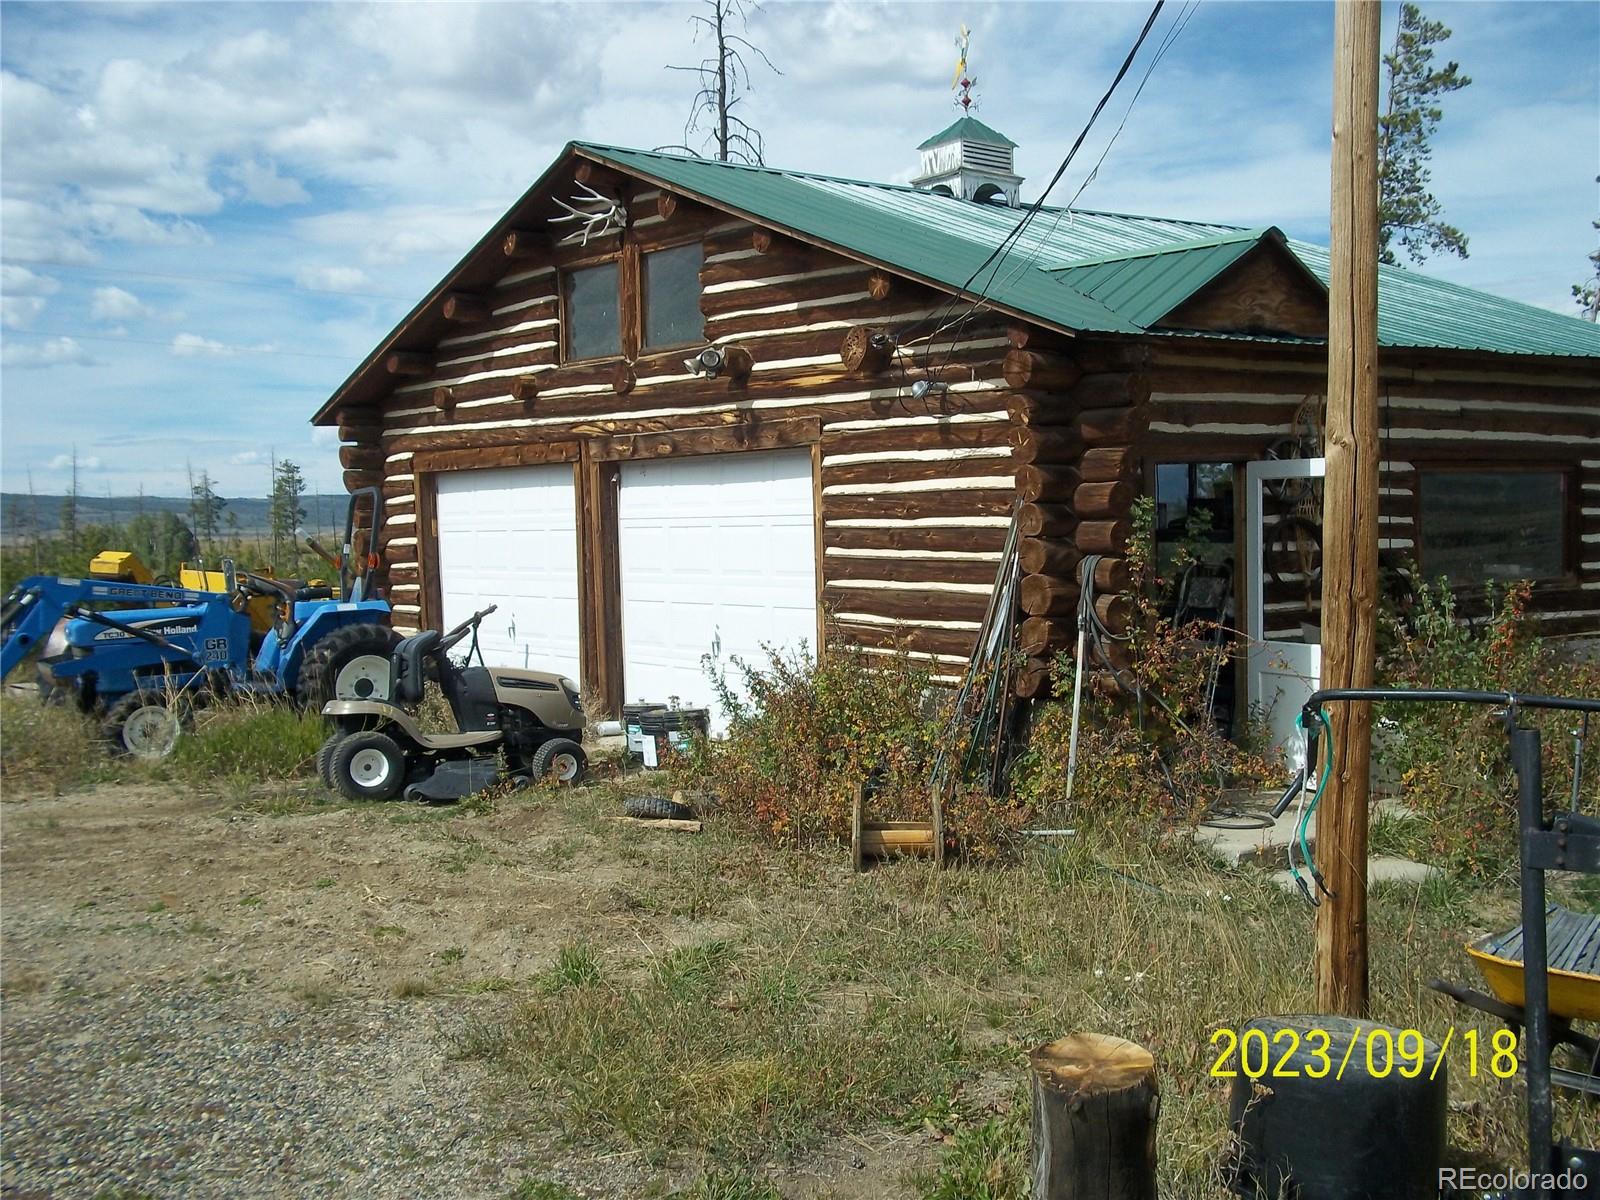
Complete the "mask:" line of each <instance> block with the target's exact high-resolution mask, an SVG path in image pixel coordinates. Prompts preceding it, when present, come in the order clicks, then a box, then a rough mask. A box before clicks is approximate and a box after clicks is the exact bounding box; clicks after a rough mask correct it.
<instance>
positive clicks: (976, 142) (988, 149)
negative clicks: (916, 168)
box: [911, 25, 1022, 208]
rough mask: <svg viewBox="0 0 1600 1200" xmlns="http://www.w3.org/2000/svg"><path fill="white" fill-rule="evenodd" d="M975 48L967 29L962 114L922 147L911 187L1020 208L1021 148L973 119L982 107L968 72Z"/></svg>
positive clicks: (961, 51) (959, 92) (962, 41)
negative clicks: (971, 50)
mask: <svg viewBox="0 0 1600 1200" xmlns="http://www.w3.org/2000/svg"><path fill="white" fill-rule="evenodd" d="M971 44H972V31H971V30H969V29H968V28H967V27H966V26H965V25H962V26H961V36H960V37H958V38H957V39H956V49H957V51H958V57H957V58H956V73H955V77H954V78H953V79H952V80H951V81H950V87H951V90H952V91H954V92H955V93H956V97H955V103H956V106H957V107H958V108H959V109H960V110H961V116H960V117H958V118H957V119H956V122H955V124H953V125H951V126H950V127H949V128H947V129H943V130H941V131H940V132H938V133H936V134H934V135H933V136H932V137H931V138H929V139H928V140H927V141H925V142H923V143H922V145H920V146H918V147H917V149H918V150H920V151H921V152H922V171H921V173H920V174H918V176H917V177H916V178H915V179H913V180H912V181H911V186H912V187H917V188H922V189H924V190H925V191H929V192H938V193H939V194H940V195H943V196H954V197H957V198H958V199H961V200H975V201H977V202H978V203H980V204H1004V205H1007V206H1008V207H1010V208H1016V207H1017V204H1018V200H1017V192H1018V189H1020V188H1021V187H1022V176H1020V175H1018V174H1017V173H1016V170H1015V160H1014V158H1013V154H1012V152H1013V151H1014V150H1016V148H1017V144H1016V143H1015V142H1013V141H1012V140H1011V139H1010V138H1008V137H1007V136H1006V135H1005V134H1003V133H1001V132H999V131H998V130H996V129H991V128H989V126H987V125H985V124H984V123H983V122H982V121H980V120H978V118H977V117H975V116H973V115H972V110H973V108H974V107H976V106H977V103H978V98H977V96H976V95H974V94H973V93H974V90H975V89H976V88H977V86H978V81H977V80H976V79H974V78H973V77H972V76H971V75H970V74H969V73H968V71H967V51H968V50H969V48H970V47H971Z"/></svg>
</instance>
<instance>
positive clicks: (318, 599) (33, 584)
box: [0, 488, 399, 758]
mask: <svg viewBox="0 0 1600 1200" xmlns="http://www.w3.org/2000/svg"><path fill="white" fill-rule="evenodd" d="M363 498H366V499H369V500H370V503H371V509H370V511H371V512H372V513H373V514H374V520H373V524H374V527H375V526H376V522H377V516H378V514H381V513H382V511H383V509H382V499H381V496H380V495H379V494H378V492H377V489H375V488H371V489H365V490H364V492H359V493H356V494H355V495H353V496H351V499H350V511H349V516H348V518H347V520H346V524H345V538H344V553H343V555H342V556H341V557H339V558H338V559H336V560H334V561H335V563H336V565H337V566H338V567H339V573H340V584H341V587H340V594H339V595H338V596H337V597H336V596H335V595H334V594H333V589H332V588H331V587H306V586H304V585H302V584H300V583H298V582H292V581H282V580H276V579H269V578H266V577H265V576H261V575H255V574H252V573H250V572H248V571H240V572H235V571H233V570H232V568H231V565H230V566H229V567H228V568H227V569H226V574H227V576H228V579H229V586H228V588H227V590H226V591H223V592H209V591H197V590H193V589H189V588H178V587H162V586H159V585H155V584H137V583H123V582H117V581H110V580H100V579H58V578H54V577H51V576H42V575H36V576H32V577H30V578H28V579H24V580H23V581H22V582H21V583H19V584H18V585H17V586H16V587H15V588H14V589H13V590H12V592H11V594H10V595H9V596H7V597H6V599H5V602H4V606H3V609H0V675H4V676H8V675H10V673H11V672H12V671H13V670H14V669H15V668H16V667H17V666H19V665H20V664H21V663H22V661H23V660H24V659H25V658H27V657H28V656H29V653H30V652H32V651H36V652H37V662H38V672H39V682H40V687H41V690H44V691H46V692H54V693H58V694H59V693H65V694H67V695H69V696H71V697H72V699H73V700H74V701H75V702H76V703H77V705H78V707H79V708H81V709H82V710H83V711H85V712H93V711H103V713H104V725H103V730H104V733H105V737H106V741H107V743H108V744H109V746H110V748H111V750H112V752H113V753H119V754H134V755H138V756H140V757H148V758H159V757H162V756H164V755H166V754H168V753H170V752H171V750H172V748H173V746H174V745H176V743H177V739H178V737H179V734H180V732H181V731H182V729H183V727H184V725H185V724H186V723H187V722H188V720H189V718H190V716H191V714H192V712H193V710H194V708H195V707H196V706H197V705H202V704H205V703H208V702H210V701H211V700H213V699H215V698H217V697H219V696H225V695H228V694H230V693H238V692H248V693H254V694H258V695H269V696H283V697H288V698H292V699H294V700H295V701H297V702H299V703H302V704H304V705H307V706H309V707H312V708H313V710H314V711H320V709H321V708H322V706H323V705H324V704H326V703H327V702H328V701H330V700H384V699H387V698H388V697H389V692H390V674H391V667H390V660H391V651H392V650H393V648H394V645H395V643H396V642H397V641H398V640H399V639H398V636H397V635H396V634H395V633H394V631H393V630H392V629H390V628H389V605H388V603H387V602H386V601H384V600H379V599H368V598H367V592H368V589H369V587H370V580H371V573H372V569H373V568H374V567H375V566H376V565H377V559H376V556H375V555H373V554H371V553H370V552H366V553H355V552H354V551H355V546H354V538H353V534H354V532H355V531H354V523H355V516H356V511H357V505H358V502H359V501H360V500H361V499H363ZM371 540H372V539H371V537H370V534H369V537H368V542H369V545H370V542H371ZM357 563H359V564H360V568H361V569H360V571H359V573H358V572H357V570H356V564H357ZM255 596H268V597H270V598H272V600H273V601H274V604H275V607H276V612H277V616H276V620H275V621H274V624H273V627H272V628H271V629H270V630H269V631H267V633H266V634H265V635H262V636H259V637H255V636H253V635H252V632H251V628H250V618H249V617H248V615H247V614H246V612H245V608H246V606H247V605H248V604H249V602H250V600H251V598H252V597H255ZM91 605H94V606H96V607H90V606H91ZM108 605H114V606H116V607H115V608H111V609H107V608H106V607H105V606H108Z"/></svg>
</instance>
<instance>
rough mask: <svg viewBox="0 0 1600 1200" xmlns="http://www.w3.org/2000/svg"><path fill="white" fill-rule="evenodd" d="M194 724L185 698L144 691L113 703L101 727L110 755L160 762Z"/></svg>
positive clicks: (151, 689) (160, 692) (148, 689)
mask: <svg viewBox="0 0 1600 1200" xmlns="http://www.w3.org/2000/svg"><path fill="white" fill-rule="evenodd" d="M192 723H193V714H192V711H191V709H190V706H189V703H188V701H187V700H186V699H184V698H183V697H181V696H172V695H168V693H166V692H163V691H157V690H155V689H153V688H145V689H142V690H140V691H137V692H129V693H128V694H127V695H126V696H124V697H122V699H120V700H118V701H117V702H116V703H115V704H113V705H112V706H111V709H110V711H108V712H107V713H106V720H105V724H104V725H102V726H101V727H100V728H101V733H102V734H103V735H104V737H105V739H106V745H107V746H108V747H109V748H110V750H111V753H113V754H119V755H120V754H128V755H132V756H133V757H134V758H145V759H157V758H166V757H167V755H169V754H171V753H172V751H173V749H174V748H175V747H176V746H177V744H178V738H179V737H181V736H182V734H183V731H184V730H185V729H186V728H188V727H189V726H190V725H191V724H192Z"/></svg>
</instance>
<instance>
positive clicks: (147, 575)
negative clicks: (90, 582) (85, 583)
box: [89, 550, 156, 583]
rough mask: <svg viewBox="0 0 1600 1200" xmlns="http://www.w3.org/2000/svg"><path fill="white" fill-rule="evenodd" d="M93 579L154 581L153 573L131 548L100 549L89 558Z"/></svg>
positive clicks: (134, 581) (121, 581) (128, 581)
mask: <svg viewBox="0 0 1600 1200" xmlns="http://www.w3.org/2000/svg"><path fill="white" fill-rule="evenodd" d="M89 575H90V577H91V578H93V579H115V580H117V581H118V582H119V583H154V582H155V581H156V577H155V574H154V573H153V572H152V571H151V570H150V568H149V567H147V566H145V565H144V562H143V560H142V559H140V557H139V556H138V555H137V554H135V553H134V552H133V551H132V550H102V551H100V553H99V554H96V555H95V556H94V557H93V558H91V559H90V560H89Z"/></svg>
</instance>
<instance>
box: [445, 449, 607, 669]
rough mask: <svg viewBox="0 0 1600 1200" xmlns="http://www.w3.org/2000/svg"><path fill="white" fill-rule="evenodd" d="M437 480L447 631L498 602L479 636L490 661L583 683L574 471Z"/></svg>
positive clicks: (495, 471) (462, 474) (479, 473)
mask: <svg viewBox="0 0 1600 1200" xmlns="http://www.w3.org/2000/svg"><path fill="white" fill-rule="evenodd" d="M434 478H435V493H434V494H435V501H434V519H435V522H436V524H437V526H438V530H439V555H438V572H439V598H440V601H441V607H442V608H443V610H444V611H443V613H442V614H441V618H440V626H439V627H440V629H441V630H446V629H450V628H452V627H453V626H456V625H459V624H460V623H461V622H462V621H465V620H466V619H467V618H468V617H470V616H471V615H472V614H473V613H474V612H477V611H479V610H481V609H485V608H487V607H489V605H491V604H494V605H498V608H497V609H496V610H495V612H494V613H493V614H492V615H490V616H489V617H487V618H485V620H484V623H483V625H482V626H481V627H480V629H479V631H478V638H479V645H480V646H481V648H482V650H483V657H484V661H485V662H487V663H490V664H491V665H493V666H499V667H530V668H532V669H534V670H537V671H559V672H560V673H561V674H563V675H567V676H570V677H571V678H573V679H577V678H579V670H580V668H579V656H578V525H577V508H576V504H575V503H574V497H573V487H572V467H571V465H570V464H568V463H557V464H552V465H549V466H537V467H494V468H489V469H485V470H470V471H441V472H439V474H438V475H436V476H435V477H434ZM461 649H465V646H464V645H463V646H462V647H461Z"/></svg>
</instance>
